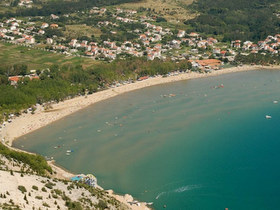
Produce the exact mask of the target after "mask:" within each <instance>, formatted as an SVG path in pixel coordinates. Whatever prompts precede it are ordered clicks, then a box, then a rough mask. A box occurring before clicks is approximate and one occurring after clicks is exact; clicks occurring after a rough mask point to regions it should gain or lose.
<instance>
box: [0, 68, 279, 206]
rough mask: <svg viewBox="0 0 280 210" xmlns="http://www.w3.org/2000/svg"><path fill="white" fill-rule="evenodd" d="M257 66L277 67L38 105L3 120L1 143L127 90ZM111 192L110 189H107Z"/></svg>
mask: <svg viewBox="0 0 280 210" xmlns="http://www.w3.org/2000/svg"><path fill="white" fill-rule="evenodd" d="M260 69H280V67H279V66H241V67H233V68H226V69H221V70H217V71H213V72H211V73H197V72H189V73H180V74H176V75H173V76H168V77H161V76H158V77H152V78H149V79H146V80H143V81H137V82H135V83H131V84H126V85H121V86H119V87H115V88H109V89H107V90H104V91H100V92H97V93H94V94H91V95H88V96H78V97H75V98H73V99H69V100H65V101H63V102H59V103H57V104H52V109H51V110H50V111H45V110H44V108H43V107H42V106H40V107H38V109H37V110H36V111H35V114H31V113H27V114H22V115H21V116H19V117H16V118H15V119H13V120H12V122H11V123H6V125H5V127H4V128H2V130H0V139H2V141H3V142H5V143H6V144H7V145H9V146H11V145H12V143H13V141H14V140H15V139H16V138H18V137H20V136H22V135H25V134H27V133H30V132H33V131H35V130H37V129H39V128H42V127H44V126H46V125H48V124H50V123H52V122H54V121H57V120H59V119H61V118H63V117H65V116H67V115H70V114H72V113H74V112H76V111H79V110H81V109H83V108H85V107H87V106H90V105H93V104H95V103H97V102H100V101H103V100H106V99H109V98H111V97H114V96H117V95H119V94H123V93H126V92H129V91H133V90H137V89H141V88H145V87H149V86H153V85H159V84H164V83H169V82H176V81H182V80H188V79H195V78H203V77H210V76H217V75H222V74H228V73H233V72H242V71H251V70H260ZM51 165H52V167H53V168H55V169H56V171H59V174H60V175H61V174H64V176H63V177H65V178H69V176H71V175H72V174H70V173H68V172H66V171H64V170H63V169H60V168H59V167H57V166H55V165H54V164H51ZM110 194H112V191H110ZM113 196H114V197H115V198H116V199H118V200H120V201H121V202H124V203H126V204H127V205H128V206H129V207H131V208H132V209H147V206H146V205H145V203H141V204H140V206H137V205H135V204H133V205H130V204H129V202H131V201H132V200H133V198H132V197H131V196H130V195H125V196H118V195H113Z"/></svg>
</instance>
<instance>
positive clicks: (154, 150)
mask: <svg viewBox="0 0 280 210" xmlns="http://www.w3.org/2000/svg"><path fill="white" fill-rule="evenodd" d="M221 84H223V85H221ZM274 101H275V102H274ZM276 101H279V103H276ZM266 115H270V116H272V118H271V119H266V118H265V116H266ZM279 136H280V71H277V70H264V71H250V72H241V73H232V74H226V75H221V76H217V77H208V78H201V79H194V80H187V81H182V82H176V83H170V84H164V85H158V86H153V87H149V88H144V89H141V90H137V91H133V92H129V93H126V94H123V95H119V96H117V97H114V98H111V99H108V100H106V101H102V102H99V103H97V104H95V105H93V106H90V107H88V108H86V109H84V110H82V111H79V112H77V113H75V114H72V115H70V116H68V117H65V118H63V119H62V120H59V121H57V122H55V123H53V124H51V125H49V126H46V127H44V128H42V129H40V130H38V131H36V132H33V133H30V134H28V135H25V136H23V137H21V138H19V139H18V140H17V141H15V142H14V146H15V147H18V148H21V149H25V150H28V151H31V152H36V153H40V154H42V155H44V156H48V157H53V158H54V159H55V160H56V162H57V163H58V164H59V165H62V166H63V167H65V168H66V169H68V170H70V171H73V172H75V173H84V174H87V173H93V174H95V175H96V176H97V178H98V182H99V185H101V186H102V187H104V188H105V189H113V190H114V191H116V192H117V193H120V194H125V193H129V194H131V195H133V196H134V197H135V198H136V199H139V200H141V201H147V202H153V203H154V205H153V207H154V208H155V209H161V208H163V205H166V209H224V208H226V207H227V208H229V209H275V208H277V206H279V205H280V200H279V196H280V191H279V189H280V180H279V177H280V165H279V161H278V160H279V159H280V140H279V139H280V138H279ZM22 146H24V147H22ZM67 150H72V152H71V153H70V155H66V151H67Z"/></svg>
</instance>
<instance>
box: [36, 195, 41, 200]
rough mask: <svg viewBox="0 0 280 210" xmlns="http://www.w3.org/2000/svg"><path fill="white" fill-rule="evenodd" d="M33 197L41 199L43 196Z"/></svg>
mask: <svg viewBox="0 0 280 210" xmlns="http://www.w3.org/2000/svg"><path fill="white" fill-rule="evenodd" d="M35 198H36V199H38V200H42V199H43V196H38V195H37V196H36V197H35Z"/></svg>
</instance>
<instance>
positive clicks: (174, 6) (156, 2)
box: [121, 0, 195, 23]
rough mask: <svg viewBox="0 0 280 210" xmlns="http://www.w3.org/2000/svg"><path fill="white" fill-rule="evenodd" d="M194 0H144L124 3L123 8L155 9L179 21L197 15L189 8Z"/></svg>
mask: <svg viewBox="0 0 280 210" xmlns="http://www.w3.org/2000/svg"><path fill="white" fill-rule="evenodd" d="M192 2H193V0H176V1H174V0H142V1H140V2H137V3H125V4H122V5H121V7H122V8H127V9H136V10H137V9H138V10H145V9H147V11H153V12H154V13H155V14H157V15H160V16H162V17H164V18H165V19H166V20H168V21H169V22H172V23H178V21H179V22H181V21H184V20H186V19H191V18H194V17H195V15H194V14H193V13H191V12H190V11H189V9H188V7H189V5H190V4H191V3H192Z"/></svg>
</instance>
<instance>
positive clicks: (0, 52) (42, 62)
mask: <svg viewBox="0 0 280 210" xmlns="http://www.w3.org/2000/svg"><path fill="white" fill-rule="evenodd" d="M0 63H1V65H10V64H16V63H20V64H27V65H28V69H38V68H39V69H41V68H46V67H49V66H50V65H52V64H59V65H61V64H75V65H82V66H84V67H88V66H90V65H94V64H96V63H97V62H96V61H94V60H92V59H89V58H79V57H72V56H71V57H67V56H65V55H62V54H55V53H52V52H46V51H43V50H37V49H32V48H27V47H22V46H18V45H12V44H7V43H3V42H0Z"/></svg>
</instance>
